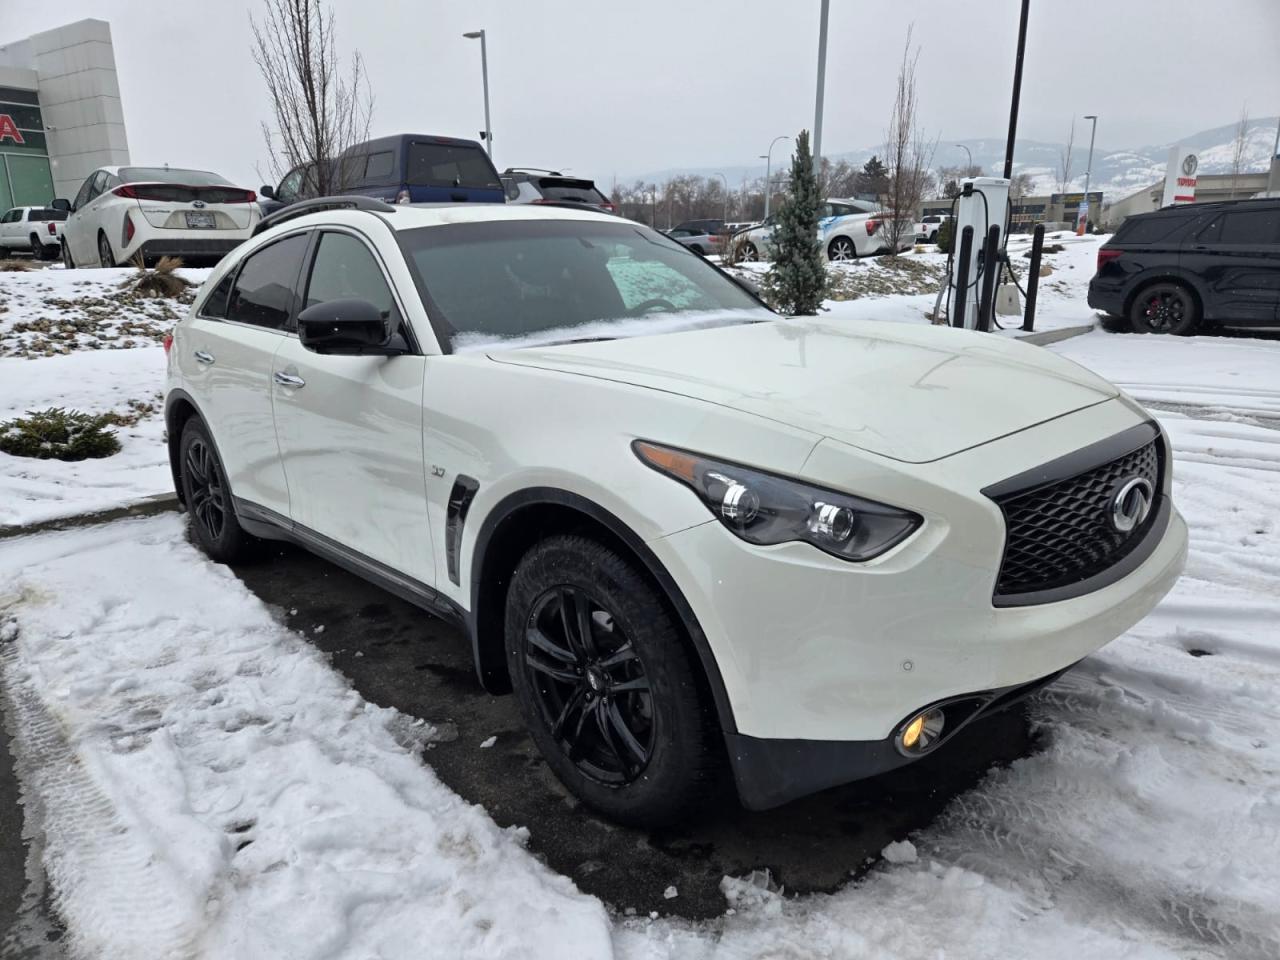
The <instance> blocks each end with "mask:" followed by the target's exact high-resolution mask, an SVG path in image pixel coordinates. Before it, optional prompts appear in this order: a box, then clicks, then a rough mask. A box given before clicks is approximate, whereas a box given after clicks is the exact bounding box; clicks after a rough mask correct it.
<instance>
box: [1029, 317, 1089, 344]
mask: <svg viewBox="0 0 1280 960" xmlns="http://www.w3.org/2000/svg"><path fill="white" fill-rule="evenodd" d="M1097 326H1098V324H1097V321H1094V322H1093V323H1086V324H1082V325H1080V326H1078V327H1062V328H1061V329H1059V330H1040V331H1038V332H1032V333H1024V334H1023V335H1022V336H1020V337H1014V339H1015V340H1021V341H1022V342H1023V343H1034V344H1035V345H1036V346H1037V347H1047V346H1048V345H1049V344H1051V343H1058V342H1059V341H1061V340H1070V339H1071V338H1072V337H1079V336H1081V335H1083V334H1086V333H1088V332H1089V331H1091V330H1093V329H1095V328H1096V327H1097Z"/></svg>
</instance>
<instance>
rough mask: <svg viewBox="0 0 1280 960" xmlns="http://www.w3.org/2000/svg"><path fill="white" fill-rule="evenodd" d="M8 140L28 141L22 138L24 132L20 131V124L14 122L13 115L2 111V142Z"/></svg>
mask: <svg viewBox="0 0 1280 960" xmlns="http://www.w3.org/2000/svg"><path fill="white" fill-rule="evenodd" d="M6 140H12V141H13V142H14V143H26V142H27V141H25V140H23V139H22V134H21V133H19V132H18V125H17V124H16V123H14V122H13V117H11V116H9V115H8V114H7V113H0V143H4V141H6Z"/></svg>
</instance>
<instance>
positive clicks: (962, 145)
mask: <svg viewBox="0 0 1280 960" xmlns="http://www.w3.org/2000/svg"><path fill="white" fill-rule="evenodd" d="M956 146H957V147H959V148H960V149H961V150H963V151H964V152H965V153H966V154H968V156H969V169H970V170H972V169H973V151H972V150H970V149H969V148H968V147H966V146H965V145H964V144H963V143H957V144H956Z"/></svg>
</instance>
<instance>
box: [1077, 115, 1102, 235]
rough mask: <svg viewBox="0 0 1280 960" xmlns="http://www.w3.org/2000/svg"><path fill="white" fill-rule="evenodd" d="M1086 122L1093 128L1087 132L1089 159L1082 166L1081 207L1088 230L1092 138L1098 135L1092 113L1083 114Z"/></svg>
mask: <svg viewBox="0 0 1280 960" xmlns="http://www.w3.org/2000/svg"><path fill="white" fill-rule="evenodd" d="M1084 118H1085V119H1086V120H1092V121H1093V128H1092V129H1091V130H1090V131H1089V159H1088V160H1087V161H1085V165H1084V199H1083V200H1082V201H1081V205H1082V206H1083V207H1084V217H1083V218H1082V219H1083V220H1084V229H1085V230H1088V229H1089V175H1090V174H1091V173H1093V138H1094V137H1095V136H1097V135H1098V118H1097V116H1096V115H1094V114H1092V113H1087V114H1085V117H1084Z"/></svg>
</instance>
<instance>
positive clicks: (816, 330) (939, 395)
mask: <svg viewBox="0 0 1280 960" xmlns="http://www.w3.org/2000/svg"><path fill="white" fill-rule="evenodd" d="M489 357H490V359H491V360H494V361H496V362H498V363H510V364H518V365H521V366H526V367H535V368H540V369H544V370H555V371H559V372H560V373H565V374H574V375H579V376H584V377H594V378H597V379H602V380H611V381H614V382H618V383H627V384H633V385H635V386H638V387H646V388H649V389H652V390H660V391H663V392H665V393H672V394H678V395H681V396H686V397H692V398H696V399H698V400H703V401H706V402H708V403H715V404H720V405H722V406H726V407H732V408H733V409H735V410H742V411H746V412H748V413H753V414H756V415H758V416H761V417H767V418H768V419H770V420H775V421H778V422H781V423H786V424H789V425H791V426H794V427H798V428H800V429H803V430H807V431H810V432H812V433H817V434H821V435H823V436H826V437H830V438H832V439H834V440H838V441H841V442H843V443H848V444H852V445H853V446H855V447H860V448H862V449H863V450H867V451H870V452H871V453H876V454H879V455H881V456H885V457H890V458H893V459H895V460H902V461H905V462H908V463H926V462H928V461H930V460H937V459H940V458H942V457H946V456H949V455H951V454H953V453H958V452H960V451H961V450H967V449H969V448H970V447H975V446H978V445H979V444H983V443H987V442H988V441H991V440H995V439H997V438H999V437H1003V436H1006V435H1008V434H1011V433H1016V432H1018V431H1019V430H1025V429H1027V428H1028V427H1032V426H1035V425H1036V424H1038V423H1043V422H1045V421H1046V420H1052V419H1054V418H1055V417H1060V416H1063V415H1064V414H1068V413H1071V412H1072V411H1074V410H1080V409H1082V408H1084V407H1088V406H1092V405H1093V404H1096V403H1101V402H1102V401H1104V400H1107V399H1109V398H1111V397H1115V396H1117V395H1118V391H1117V390H1116V389H1115V387H1113V386H1111V384H1109V383H1107V382H1106V381H1105V380H1103V379H1102V378H1100V377H1097V376H1095V375H1093V374H1092V373H1090V372H1089V371H1087V370H1085V369H1084V368H1082V367H1079V366H1077V365H1076V364H1074V363H1071V362H1070V361H1068V360H1064V359H1062V358H1061V357H1058V356H1057V355H1055V354H1053V353H1050V352H1049V351H1047V350H1043V349H1041V348H1039V347H1033V346H1030V345H1028V344H1022V343H1017V342H1014V341H1010V340H1006V339H1004V338H1001V337H998V336H994V335H992V334H988V333H974V332H971V331H965V330H953V329H951V328H946V327H925V326H914V325H910V324H899V323H880V322H875V321H861V322H843V323H838V324H837V323H830V322H826V321H823V320H821V319H811V320H777V321H770V322H764V323H755V324H741V325H736V326H726V327H719V328H714V329H708V330H695V331H688V332H683V333H672V334H664V335H657V336H638V337H628V338H625V339H619V340H611V341H604V342H598V343H579V344H565V345H560V346H556V345H550V346H545V347H531V348H525V349H518V350H503V351H494V350H490V351H489Z"/></svg>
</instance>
